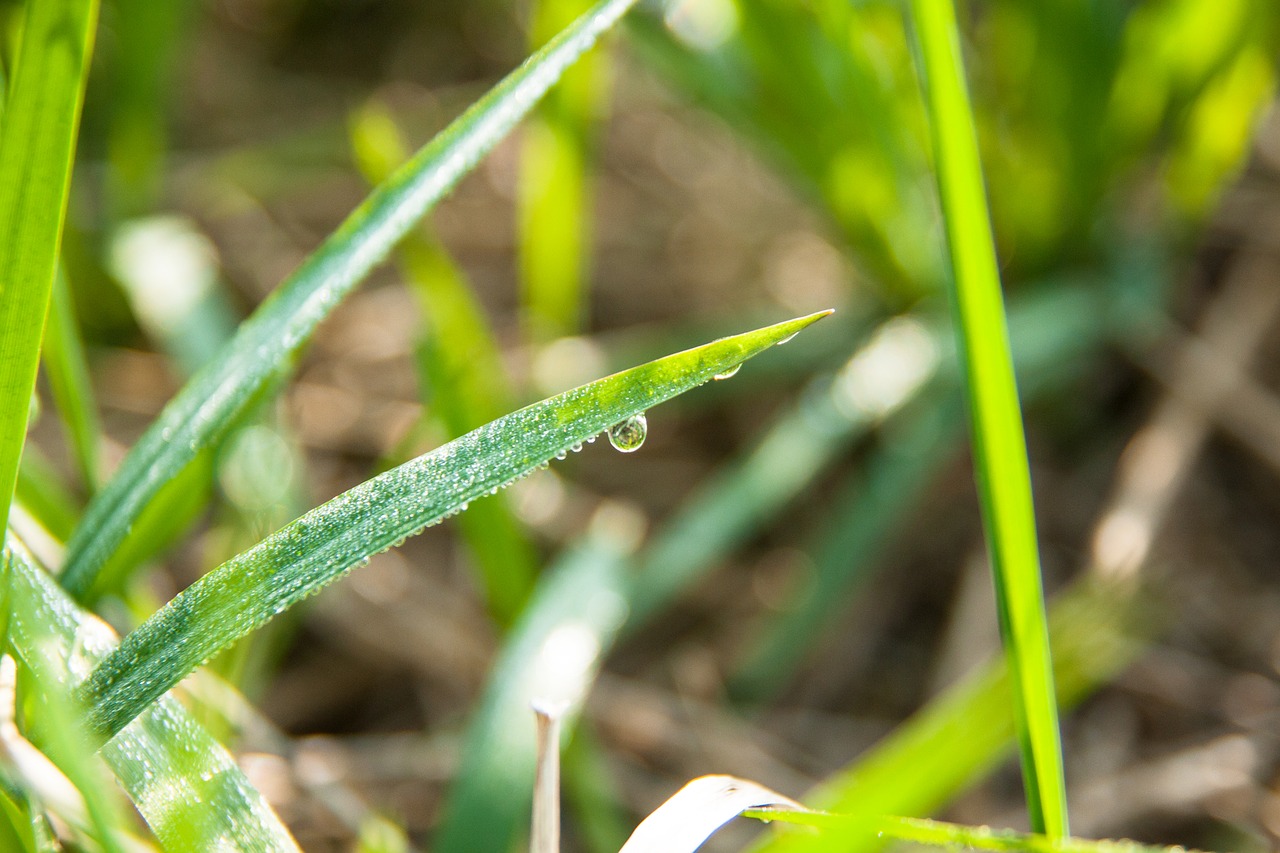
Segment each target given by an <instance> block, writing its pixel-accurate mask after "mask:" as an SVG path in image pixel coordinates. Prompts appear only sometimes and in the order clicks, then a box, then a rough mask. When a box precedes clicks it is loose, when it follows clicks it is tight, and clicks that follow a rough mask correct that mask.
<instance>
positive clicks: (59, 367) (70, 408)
mask: <svg viewBox="0 0 1280 853" xmlns="http://www.w3.org/2000/svg"><path fill="white" fill-rule="evenodd" d="M43 358H44V365H45V371H46V373H47V375H48V378H49V388H50V390H51V391H52V392H53V399H54V402H55V403H56V404H57V407H58V413H59V414H60V415H61V416H62V426H63V429H64V430H65V431H66V434H67V439H68V443H69V444H70V445H71V453H72V456H73V457H74V458H75V460H76V466H77V467H78V468H79V469H80V479H81V481H82V482H83V483H84V488H85V491H86V492H87V493H89V494H92V493H93V491H94V490H95V489H96V488H97V487H98V477H99V471H98V440H99V438H100V437H101V435H102V427H101V425H100V424H99V423H98V410H97V404H96V403H95V402H94V397H93V387H92V386H91V385H90V383H89V365H88V363H87V362H86V361H85V354H84V342H83V341H82V340H81V339H80V329H79V327H78V326H77V324H76V316H75V306H74V305H73V304H72V301H71V289H70V288H69V287H68V286H67V280H66V278H65V276H64V275H63V273H62V272H61V271H59V272H58V274H57V276H56V277H55V279H54V283H53V295H52V299H51V301H50V306H49V318H48V323H47V325H46V327H45V332H44V348H43Z"/></svg>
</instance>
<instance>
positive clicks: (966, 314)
mask: <svg viewBox="0 0 1280 853" xmlns="http://www.w3.org/2000/svg"><path fill="white" fill-rule="evenodd" d="M911 9H912V12H913V17H914V20H915V24H916V32H917V37H918V39H919V42H920V56H921V61H922V65H923V71H924V78H925V84H926V86H925V88H926V100H927V103H928V108H929V114H930V118H931V122H930V124H931V130H932V133H933V140H934V156H935V158H936V161H937V162H936V168H937V175H938V187H939V193H940V195H941V198H942V208H943V214H944V220H945V224H946V229H947V243H948V246H949V248H950V251H951V263H952V271H953V279H952V283H953V297H954V306H955V320H956V333H957V337H958V339H959V343H960V347H959V348H960V352H961V359H962V362H963V364H964V372H965V379H966V387H967V392H968V400H969V410H970V418H971V420H972V425H973V447H974V462H975V469H976V476H977V481H978V493H979V497H980V499H981V503H982V515H983V522H984V525H985V527H986V534H987V549H988V552H989V554H990V559H991V568H992V572H993V574H994V577H995V588H996V599H997V608H998V612H999V616H1000V628H1001V635H1002V637H1003V639H1004V645H1005V653H1006V655H1007V656H1008V658H1009V671H1010V679H1011V685H1012V688H1013V703H1014V707H1015V710H1016V712H1017V713H1016V715H1015V716H1016V718H1017V720H1018V740H1019V744H1020V746H1021V753H1022V771H1023V782H1024V786H1025V788H1026V796H1027V810H1028V812H1029V814H1030V817H1031V825H1032V827H1033V828H1034V829H1035V830H1036V831H1037V832H1039V833H1042V834H1045V835H1048V836H1050V837H1052V838H1057V837H1061V836H1065V835H1067V834H1068V827H1067V807H1066V789H1065V782H1064V780H1063V773H1062V747H1061V742H1060V737H1059V732H1058V704H1057V700H1056V698H1055V696H1054V687H1053V673H1052V668H1051V666H1052V662H1051V659H1050V652H1049V633H1048V625H1047V623H1046V619H1045V615H1044V592H1043V589H1042V585H1041V580H1040V557H1039V552H1038V548H1037V544H1036V525H1035V511H1034V508H1033V506H1032V501H1031V474H1030V471H1029V469H1028V464H1027V451H1026V438H1025V437H1024V435H1023V429H1022V415H1021V412H1020V410H1019V407H1018V391H1017V387H1016V383H1015V380H1014V375H1013V358H1012V356H1011V355H1010V352H1009V335H1008V330H1007V324H1006V321H1005V313H1004V303H1003V300H1002V297H1001V293H1000V274H999V270H998V267H997V264H996V254H995V245H994V242H993V237H992V234H991V219H990V213H989V211H988V209H987V203H986V191H985V190H984V188H983V181H982V167H981V162H980V160H979V156H978V140H977V134H976V132H975V129H974V123H973V113H972V110H971V108H970V106H969V95H968V91H967V89H966V86H965V82H964V71H963V67H962V65H961V59H960V46H959V35H958V32H957V28H956V20H955V9H954V7H953V6H952V4H951V0H913V2H912V4H911Z"/></svg>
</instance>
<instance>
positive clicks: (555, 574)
mask: <svg viewBox="0 0 1280 853" xmlns="http://www.w3.org/2000/svg"><path fill="white" fill-rule="evenodd" d="M618 526H622V527H625V522H623V524H622V525H610V524H608V523H607V521H606V522H605V523H600V519H598V520H597V523H596V525H595V526H594V529H593V530H592V532H591V533H590V534H589V535H588V536H587V537H586V539H585V541H583V542H581V543H579V544H578V546H577V547H576V548H574V549H573V550H571V551H569V552H568V553H567V554H566V555H565V556H564V557H563V558H562V559H561V560H560V561H559V563H558V564H557V565H556V566H554V567H552V568H551V570H549V571H548V573H547V575H546V577H545V579H544V580H543V582H542V583H540V584H539V586H538V589H537V592H536V593H535V594H534V597H533V599H532V601H531V603H530V605H529V607H528V608H527V609H526V611H525V613H524V614H522V615H521V618H520V621H519V622H518V623H517V624H516V626H515V627H514V628H513V630H512V632H511V635H510V637H509V639H508V641H507V644H506V646H505V648H504V649H503V652H502V655H501V657H500V658H499V659H498V661H497V663H496V664H495V665H494V668H493V672H492V673H491V674H490V677H489V681H488V687H487V688H486V690H485V694H484V698H483V699H482V700H481V703H480V709H479V711H478V713H477V714H476V715H475V717H474V718H473V720H472V722H471V725H470V727H469V728H468V730H467V734H466V740H465V742H464V745H463V751H462V764H461V766H460V767H459V770H458V773H457V775H456V777H455V778H456V780H457V781H456V782H455V783H454V785H453V788H452V789H451V790H450V792H449V794H448V797H447V801H446V806H445V810H444V816H443V818H442V819H441V824H440V829H439V832H438V834H437V835H436V837H435V839H434V843H433V845H432V849H433V850H436V851H438V853H463V851H471V850H509V849H511V845H512V842H513V841H514V840H515V838H516V837H517V835H518V834H519V833H520V832H521V831H522V830H523V829H524V828H525V827H526V826H527V825H528V820H529V809H530V802H531V799H532V795H533V779H534V768H535V764H536V758H537V754H536V743H535V738H534V727H533V711H532V709H531V707H530V704H531V703H532V702H534V701H538V700H541V701H543V702H547V701H548V700H549V701H551V702H564V703H566V706H565V707H564V708H563V711H564V712H566V713H567V720H566V722H567V723H568V724H569V725H571V724H572V722H573V720H574V719H575V718H576V716H577V712H578V710H579V707H580V705H581V702H582V700H583V697H584V694H585V691H586V686H587V684H588V683H589V682H590V680H591V679H592V678H593V676H594V672H595V668H596V666H598V664H599V658H600V653H601V652H602V651H603V650H605V649H608V648H609V647H610V646H611V645H612V643H613V638H614V636H615V634H616V633H617V630H618V628H619V626H620V625H621V624H622V621H623V619H625V617H626V596H627V591H628V585H629V582H630V579H629V577H628V576H627V573H626V567H627V562H626V557H627V552H628V550H629V549H630V547H632V546H633V545H634V543H633V542H628V541H627V540H628V538H629V537H632V536H633V535H634V534H632V533H628V532H627V531H626V530H619V529H617V527H618ZM557 653H559V658H557ZM557 679H566V680H568V681H569V682H571V683H569V684H568V685H564V684H557V683H556V681H557ZM566 687H567V689H566ZM548 693H552V694H554V695H548Z"/></svg>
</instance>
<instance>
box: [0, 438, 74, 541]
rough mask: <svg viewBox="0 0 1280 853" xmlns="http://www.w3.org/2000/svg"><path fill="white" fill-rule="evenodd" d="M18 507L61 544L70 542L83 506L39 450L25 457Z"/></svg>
mask: <svg viewBox="0 0 1280 853" xmlns="http://www.w3.org/2000/svg"><path fill="white" fill-rule="evenodd" d="M14 503H15V504H20V505H21V506H22V508H23V509H25V510H26V511H28V512H30V513H31V514H32V515H33V516H34V517H35V518H36V520H37V521H39V522H40V524H41V526H42V527H44V529H45V530H47V531H49V533H51V534H52V535H53V536H54V537H55V538H56V539H57V540H58V541H59V542H65V541H67V537H68V536H69V535H71V530H72V528H74V527H75V524H76V519H78V518H79V517H80V505H79V504H78V503H77V502H76V499H75V496H73V495H72V494H71V492H70V491H69V490H68V489H67V487H66V486H65V485H64V484H63V482H62V475H61V474H60V473H59V472H58V471H57V470H56V469H55V468H54V467H53V464H52V463H51V462H50V461H49V460H48V459H46V458H45V457H44V455H43V454H42V453H40V449H39V448H38V447H35V446H32V447H28V448H26V450H25V451H24V452H23V454H22V462H21V464H19V466H18V487H17V489H15V490H14Z"/></svg>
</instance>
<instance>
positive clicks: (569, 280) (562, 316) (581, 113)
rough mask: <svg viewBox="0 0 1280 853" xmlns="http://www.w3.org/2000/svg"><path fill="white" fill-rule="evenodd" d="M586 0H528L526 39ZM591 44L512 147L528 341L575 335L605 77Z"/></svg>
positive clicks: (541, 34) (603, 58)
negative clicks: (517, 148)
mask: <svg viewBox="0 0 1280 853" xmlns="http://www.w3.org/2000/svg"><path fill="white" fill-rule="evenodd" d="M587 5H588V2H587V0H535V2H534V3H533V7H532V11H531V17H532V22H531V24H530V27H529V31H530V32H529V35H530V42H531V46H533V47H540V46H541V45H542V44H544V43H545V42H546V41H547V40H548V39H550V38H551V37H552V36H553V35H555V33H556V32H557V31H558V30H559V29H560V28H561V27H563V26H564V25H565V24H567V23H568V22H569V21H571V20H573V18H574V17H576V16H577V15H579V14H581V13H582V12H583V11H584V10H585V9H586V8H587ZM608 72H609V69H608V56H607V55H606V53H605V52H604V49H603V48H600V47H598V48H596V49H595V50H592V51H591V52H589V53H588V54H587V55H586V56H584V57H582V61H581V62H579V63H578V64H577V65H576V66H574V67H573V68H571V69H570V70H569V71H567V72H565V75H564V77H562V78H561V80H560V82H559V83H557V84H556V86H555V88H554V89H552V90H551V91H550V92H549V93H548V94H547V99H546V101H545V102H544V103H543V104H542V106H541V107H540V108H539V109H538V111H537V113H535V114H534V116H533V117H532V119H531V120H530V122H529V124H528V126H527V127H526V128H525V130H524V134H523V136H522V139H521V146H522V147H521V152H520V155H521V156H520V184H519V192H520V199H519V202H520V203H519V209H518V214H519V220H518V227H519V234H520V236H519V241H520V277H521V283H522V284H523V287H524V312H525V322H526V325H527V327H528V337H529V339H530V340H533V341H545V340H548V339H551V338H556V337H563V336H565V335H574V334H577V333H578V331H579V329H580V327H581V325H582V319H583V315H584V313H585V312H584V305H585V297H586V294H585V293H584V290H585V289H586V280H587V278H588V276H589V274H590V266H591V235H592V232H593V230H594V229H593V228H592V219H593V216H592V210H593V204H592V202H593V201H594V197H593V196H594V194H593V192H592V183H593V182H592V180H591V172H592V169H591V164H590V162H589V161H590V156H591V148H592V143H593V142H594V136H595V130H596V124H597V122H598V121H599V120H600V113H601V111H602V107H603V102H604V96H605V89H606V86H607V84H608Z"/></svg>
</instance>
